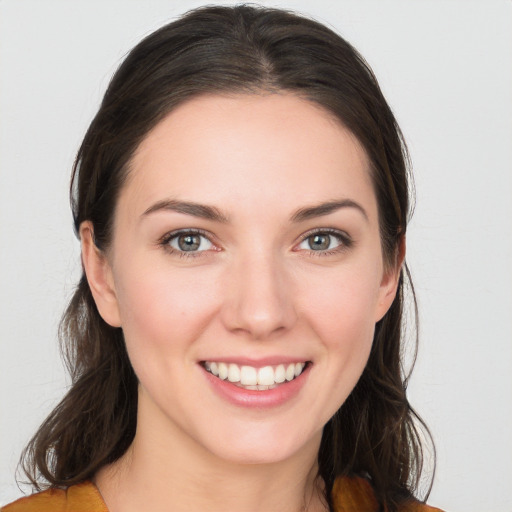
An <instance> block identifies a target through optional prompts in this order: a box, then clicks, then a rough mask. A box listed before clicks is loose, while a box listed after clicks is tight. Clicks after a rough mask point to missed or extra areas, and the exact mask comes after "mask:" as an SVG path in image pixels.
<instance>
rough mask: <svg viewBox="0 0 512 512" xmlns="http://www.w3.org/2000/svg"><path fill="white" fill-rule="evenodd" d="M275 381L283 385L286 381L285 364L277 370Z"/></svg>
mask: <svg viewBox="0 0 512 512" xmlns="http://www.w3.org/2000/svg"><path fill="white" fill-rule="evenodd" d="M274 378H275V381H276V383H277V384H281V383H282V382H284V381H285V380H286V370H285V369H284V364H280V365H279V366H278V367H277V368H276V375H275V377H274Z"/></svg>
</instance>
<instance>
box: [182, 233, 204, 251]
mask: <svg viewBox="0 0 512 512" xmlns="http://www.w3.org/2000/svg"><path fill="white" fill-rule="evenodd" d="M200 245H201V237H200V236H199V235H181V236H180V237H179V238H178V246H179V248H180V249H181V250H182V251H196V250H197V249H199V246H200Z"/></svg>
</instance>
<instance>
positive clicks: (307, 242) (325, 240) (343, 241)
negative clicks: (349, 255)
mask: <svg viewBox="0 0 512 512" xmlns="http://www.w3.org/2000/svg"><path fill="white" fill-rule="evenodd" d="M349 245H350V242H349V240H348V238H347V237H346V236H343V235H342V234H341V233H337V232H335V233H330V232H328V231H317V232H316V233H312V234H310V235H309V236H307V237H306V238H304V240H303V241H302V242H301V243H300V244H299V249H303V250H304V249H305V250H307V251H314V252H325V251H335V250H337V249H340V248H342V247H344V246H349Z"/></svg>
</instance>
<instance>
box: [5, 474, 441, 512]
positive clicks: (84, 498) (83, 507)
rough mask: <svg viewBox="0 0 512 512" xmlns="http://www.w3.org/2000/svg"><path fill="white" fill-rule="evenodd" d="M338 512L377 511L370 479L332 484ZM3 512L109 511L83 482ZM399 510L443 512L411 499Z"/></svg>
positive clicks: (30, 498)
mask: <svg viewBox="0 0 512 512" xmlns="http://www.w3.org/2000/svg"><path fill="white" fill-rule="evenodd" d="M332 493H333V502H334V509H335V510H336V512H377V510H378V508H379V507H378V504H377V501H376V499H375V497H374V495H373V491H372V488H371V486H370V484H369V482H368V481H367V480H365V479H363V478H348V477H343V478H338V479H337V480H336V482H335V483H334V487H333V491H332ZM0 512H108V509H107V506H106V505H105V502H104V501H103V499H102V497H101V494H100V492H99V491H98V488H97V487H96V486H95V485H94V484H93V483H92V482H89V481H87V482H82V483H80V484H77V485H72V486H71V487H68V488H67V489H65V490H63V489H48V490H46V491H43V492H40V493H37V494H32V495H31V496H27V497H25V498H20V499H19V500H17V501H15V502H13V503H11V504H10V505H6V506H5V507H2V509H1V510H0ZM400 512H442V511H441V510H439V509H437V508H432V507H429V506H428V505H423V504H422V503H418V502H416V501H414V502H410V503H408V504H406V505H404V506H402V508H401V509H400Z"/></svg>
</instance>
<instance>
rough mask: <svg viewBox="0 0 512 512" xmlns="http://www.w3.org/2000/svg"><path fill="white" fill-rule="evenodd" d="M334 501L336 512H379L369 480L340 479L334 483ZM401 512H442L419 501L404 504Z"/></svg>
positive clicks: (357, 478) (356, 478)
mask: <svg viewBox="0 0 512 512" xmlns="http://www.w3.org/2000/svg"><path fill="white" fill-rule="evenodd" d="M332 499H333V505H334V510H335V511H336V512H377V511H378V510H379V504H378V503H377V500H376V499H375V495H374V493H373V489H372V486H371V484H370V482H368V480H366V479H365V478H360V477H348V476H344V477H339V478H337V479H336V481H335V482H334V486H333V489H332ZM400 512H442V510H440V509H438V508H434V507H430V506H428V505H425V504H424V503H420V502H418V501H410V502H408V503H404V504H403V505H402V506H401V507H400Z"/></svg>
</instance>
